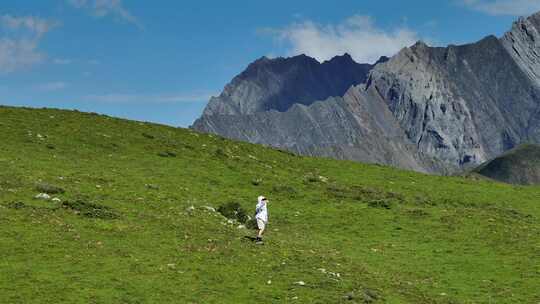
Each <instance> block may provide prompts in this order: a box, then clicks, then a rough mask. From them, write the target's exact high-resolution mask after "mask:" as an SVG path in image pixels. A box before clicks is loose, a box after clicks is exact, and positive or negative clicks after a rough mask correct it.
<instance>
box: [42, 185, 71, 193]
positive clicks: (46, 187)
mask: <svg viewBox="0 0 540 304" xmlns="http://www.w3.org/2000/svg"><path fill="white" fill-rule="evenodd" d="M36 190H37V191H39V192H42V193H47V194H62V193H64V192H66V191H65V190H64V189H62V188H60V187H57V186H54V185H49V184H45V183H40V184H37V185H36Z"/></svg>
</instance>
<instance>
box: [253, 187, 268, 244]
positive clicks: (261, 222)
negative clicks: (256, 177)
mask: <svg viewBox="0 0 540 304" xmlns="http://www.w3.org/2000/svg"><path fill="white" fill-rule="evenodd" d="M257 201H258V203H257V206H256V208H255V219H256V220H257V227H258V228H259V232H258V233H257V239H256V241H257V242H258V243H262V236H263V233H264V230H265V229H266V225H267V224H268V206H267V205H268V200H267V199H266V197H264V196H262V195H261V196H259V197H258V199H257Z"/></svg>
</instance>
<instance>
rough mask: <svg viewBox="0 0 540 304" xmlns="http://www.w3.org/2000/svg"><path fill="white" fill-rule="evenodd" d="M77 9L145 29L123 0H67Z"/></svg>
mask: <svg viewBox="0 0 540 304" xmlns="http://www.w3.org/2000/svg"><path fill="white" fill-rule="evenodd" d="M67 1H68V3H69V4H71V5H72V6H73V7H75V8H79V9H86V10H89V11H91V13H92V15H94V16H96V17H98V18H102V17H107V16H113V17H116V18H119V19H121V20H123V21H126V22H128V23H131V24H134V25H136V26H137V27H138V28H140V29H143V28H144V27H143V25H142V24H141V23H140V21H139V20H138V19H137V18H136V17H135V16H134V15H133V14H131V12H130V11H128V10H127V9H126V8H125V7H124V6H123V4H122V0H67Z"/></svg>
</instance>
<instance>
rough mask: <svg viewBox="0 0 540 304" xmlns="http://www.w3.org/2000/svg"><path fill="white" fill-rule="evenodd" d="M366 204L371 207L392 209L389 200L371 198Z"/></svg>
mask: <svg viewBox="0 0 540 304" xmlns="http://www.w3.org/2000/svg"><path fill="white" fill-rule="evenodd" d="M368 206H370V207H372V208H382V209H392V202H391V201H389V200H384V199H382V200H373V201H370V202H368Z"/></svg>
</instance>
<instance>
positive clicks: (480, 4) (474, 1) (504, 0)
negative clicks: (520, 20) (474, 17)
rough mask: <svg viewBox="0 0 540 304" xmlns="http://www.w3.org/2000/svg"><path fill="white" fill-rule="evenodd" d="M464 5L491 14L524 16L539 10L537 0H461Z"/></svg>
mask: <svg viewBox="0 0 540 304" xmlns="http://www.w3.org/2000/svg"><path fill="white" fill-rule="evenodd" d="M462 1H463V4H465V5H466V6H468V7H470V8H472V9H474V10H477V11H480V12H483V13H486V14H489V15H493V16H500V15H508V16H525V15H529V14H532V13H535V12H538V11H540V1H539V0H462Z"/></svg>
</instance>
